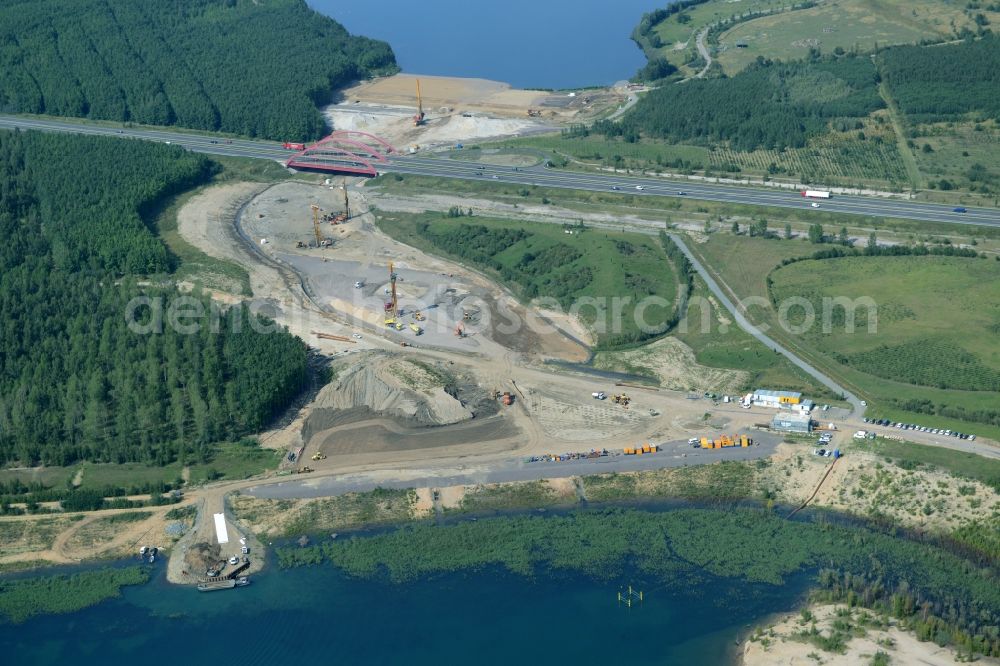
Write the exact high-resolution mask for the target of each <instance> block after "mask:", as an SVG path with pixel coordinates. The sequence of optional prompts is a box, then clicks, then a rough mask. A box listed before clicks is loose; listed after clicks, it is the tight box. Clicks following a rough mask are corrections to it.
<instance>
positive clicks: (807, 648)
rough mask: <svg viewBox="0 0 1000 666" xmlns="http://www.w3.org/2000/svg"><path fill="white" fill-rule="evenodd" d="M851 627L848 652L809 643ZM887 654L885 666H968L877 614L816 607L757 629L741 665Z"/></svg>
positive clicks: (829, 663)
mask: <svg viewBox="0 0 1000 666" xmlns="http://www.w3.org/2000/svg"><path fill="white" fill-rule="evenodd" d="M838 621H839V623H840V626H841V627H850V628H849V629H848V630H847V635H846V637H845V641H846V647H845V648H844V650H843V652H830V651H825V650H823V649H822V648H820V647H818V646H817V645H816V644H815V643H813V642H810V641H809V639H808V636H807V635H808V634H809V633H810V632H811V631H812V629H813V627H815V629H816V631H817V632H818V633H819V634H820V635H822V636H824V637H830V636H831V633H832V632H833V631H834V623H835V622H838ZM880 653H881V654H884V655H885V659H887V661H886V662H884V663H889V664H905V665H910V664H923V665H926V666H949V665H951V664H958V663H964V661H959V660H958V658H957V657H958V653H957V651H956V650H955V648H954V647H953V646H948V647H940V646H938V645H937V644H936V643H933V642H931V641H926V642H922V641H919V640H917V637H916V636H915V635H914V634H913V633H912V632H909V631H905V630H903V629H901V628H900V627H899V626H898V623H897V622H896V621H895V620H889V621H888V623H887V624H883V623H882V621H881V620H880V619H879V618H878V616H877V614H876V613H875V612H874V611H870V610H867V609H864V608H847V606H845V605H844V604H822V603H817V604H811V605H809V606H807V607H805V608H804V609H802V611H801V612H800V613H798V614H793V615H784V614H783V615H780V616H778V617H776V618H773V619H772V621H771V623H768V624H767V625H764V626H761V627H758V628H757V629H756V630H755V631H754V633H753V635H751V636H750V638H749V639H748V640H747V641H746V642H744V644H743V653H742V656H741V658H740V661H739V663H740V664H741V665H742V666H817V664H822V665H825V666H855V665H857V664H869V663H872V660H873V659H875V658H876V655H877V654H880ZM976 663H977V664H985V665H989V666H996V665H997V664H1000V660H998V659H993V658H987V657H980V658H978V659H977V660H976Z"/></svg>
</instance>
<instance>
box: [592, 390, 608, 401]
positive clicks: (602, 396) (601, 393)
mask: <svg viewBox="0 0 1000 666" xmlns="http://www.w3.org/2000/svg"><path fill="white" fill-rule="evenodd" d="M590 396H591V397H592V398H593V399H594V400H604V399H605V398H607V397H608V394H607V393H605V392H604V391H597V392H596V393H591V394H590Z"/></svg>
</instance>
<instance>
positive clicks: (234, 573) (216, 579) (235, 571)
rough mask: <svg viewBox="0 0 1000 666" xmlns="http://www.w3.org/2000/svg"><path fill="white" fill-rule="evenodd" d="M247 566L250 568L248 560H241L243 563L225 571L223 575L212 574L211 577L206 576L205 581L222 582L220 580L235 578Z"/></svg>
mask: <svg viewBox="0 0 1000 666" xmlns="http://www.w3.org/2000/svg"><path fill="white" fill-rule="evenodd" d="M249 568H250V563H249V562H243V563H241V564H240V566H238V567H236V568H235V569H233V570H232V571H230V572H229V573H227V574H225V575H221V576H212V577H211V578H206V579H205V582H206V583H222V582H225V581H227V580H236V578H237V577H238V576H239V575H240V574H241V573H243V572H244V571H246V570H247V569H249Z"/></svg>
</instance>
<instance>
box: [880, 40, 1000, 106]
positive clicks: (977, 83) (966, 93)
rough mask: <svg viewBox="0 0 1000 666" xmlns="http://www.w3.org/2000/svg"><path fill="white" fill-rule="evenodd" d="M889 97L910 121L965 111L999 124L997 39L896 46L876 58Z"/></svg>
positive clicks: (999, 48) (999, 50) (999, 55)
mask: <svg viewBox="0 0 1000 666" xmlns="http://www.w3.org/2000/svg"><path fill="white" fill-rule="evenodd" d="M879 60H880V70H881V71H882V74H883V77H884V79H885V82H886V84H888V86H889V89H890V90H891V91H892V95H893V97H894V98H895V99H896V102H897V103H898V104H899V107H900V109H902V110H903V111H904V112H905V113H906V114H908V115H909V116H910V117H911V119H914V120H917V121H924V122H929V121H936V120H949V119H953V118H954V116H957V115H963V114H966V113H977V115H978V116H979V118H983V119H985V118H992V119H993V120H995V121H997V122H1000V94H998V92H997V91H998V90H1000V38H998V37H997V36H995V35H991V34H987V35H986V36H985V37H983V38H982V39H980V40H975V41H973V40H968V41H965V42H962V43H959V44H945V45H942V46H933V47H920V46H898V47H895V48H892V49H888V50H886V51H884V52H882V53H881V54H880V55H879Z"/></svg>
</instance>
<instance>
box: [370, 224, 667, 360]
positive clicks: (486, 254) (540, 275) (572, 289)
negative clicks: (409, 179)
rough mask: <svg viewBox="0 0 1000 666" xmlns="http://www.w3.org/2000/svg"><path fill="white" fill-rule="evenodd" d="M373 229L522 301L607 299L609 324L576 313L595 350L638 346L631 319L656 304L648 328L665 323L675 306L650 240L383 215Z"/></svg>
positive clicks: (565, 304) (590, 313) (663, 263)
mask: <svg viewBox="0 0 1000 666" xmlns="http://www.w3.org/2000/svg"><path fill="white" fill-rule="evenodd" d="M378 224H379V227H380V228H381V229H382V230H383V231H385V232H386V233H388V234H389V235H391V236H393V237H394V238H397V239H398V240H400V241H402V242H404V243H407V244H410V245H413V246H415V247H418V248H420V249H423V250H426V251H429V252H432V253H435V254H439V255H444V256H447V257H449V258H452V259H455V260H457V261H460V262H463V263H465V264H467V265H470V266H472V267H474V268H476V269H479V270H483V271H485V272H487V273H489V274H491V275H492V276H494V277H496V278H497V279H498V280H499V281H500V282H502V283H503V284H504V285H505V286H507V287H508V288H510V289H511V290H512V291H513V292H514V293H515V294H517V295H518V296H519V297H520V298H522V299H524V300H532V299H535V298H540V297H541V298H554V299H556V300H557V301H558V302H559V305H560V306H561V307H562V308H564V309H568V308H570V307H571V306H572V305H573V304H574V303H575V302H576V301H577V299H581V298H595V299H598V300H600V301H602V302H604V301H605V299H607V300H606V304H605V307H606V315H607V316H606V317H597V316H595V311H594V309H593V308H590V307H585V308H581V310H580V317H581V319H583V320H584V321H585V322H586V323H587V324H589V325H590V326H592V327H593V329H594V331H595V333H596V334H597V339H598V344H599V345H614V344H624V343H627V342H634V341H636V340H638V339H641V336H640V333H639V326H638V325H637V323H636V321H635V317H634V312H635V304H636V303H637V302H638V301H640V300H641V299H643V298H645V297H647V296H657V297H660V298H662V299H665V301H666V302H667V303H668V305H666V306H658V305H654V306H652V307H650V308H649V309H648V310H647V312H646V315H647V321H649V323H650V324H651V325H655V324H656V323H658V322H662V321H666V319H668V318H669V317H670V315H671V313H672V309H673V303H674V302H675V301H676V297H677V277H676V274H675V272H674V269H673V267H672V266H671V263H670V261H669V259H668V258H667V255H666V253H665V252H664V251H663V248H662V247H660V246H659V242H658V241H657V240H656V239H654V238H650V237H648V236H644V235H640V234H630V233H616V232H610V231H605V230H603V229H602V230H597V229H588V228H583V227H576V228H572V229H568V230H567V229H564V228H563V227H562V226H559V225H553V224H543V223H530V222H521V221H516V220H510V219H494V218H484V217H478V216H476V217H468V216H463V217H447V216H446V215H445V214H443V213H430V212H428V213H424V214H421V215H403V214H392V215H389V214H386V215H383V216H380V218H379V220H378ZM566 231H572V233H571V234H567V233H566ZM615 297H621V298H628V299H629V302H628V303H626V304H625V305H624V307H623V309H622V314H623V316H622V317H621V319H620V322H621V323H620V329H619V330H616V321H615V319H614V318H613V317H612V316H611V312H612V307H613V306H612V305H611V301H610V299H612V298H615Z"/></svg>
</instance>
